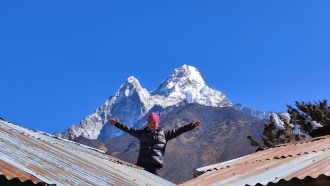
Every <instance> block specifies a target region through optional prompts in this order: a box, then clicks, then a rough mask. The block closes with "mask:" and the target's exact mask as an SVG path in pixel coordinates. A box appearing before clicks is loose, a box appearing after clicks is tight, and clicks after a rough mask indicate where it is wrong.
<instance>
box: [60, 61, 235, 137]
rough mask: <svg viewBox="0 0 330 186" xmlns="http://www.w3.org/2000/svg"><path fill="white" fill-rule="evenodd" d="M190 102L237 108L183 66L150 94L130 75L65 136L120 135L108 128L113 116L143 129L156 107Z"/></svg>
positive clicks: (188, 68) (195, 71) (192, 69)
mask: <svg viewBox="0 0 330 186" xmlns="http://www.w3.org/2000/svg"><path fill="white" fill-rule="evenodd" d="M187 103H188V104H190V103H198V104H200V105H205V106H213V107H228V106H233V105H232V103H231V102H230V101H229V100H228V99H227V97H226V96H225V95H224V94H223V93H222V92H220V91H217V90H214V89H211V88H209V87H208V86H207V85H206V83H205V81H204V79H203V78H202V76H201V73H200V72H199V71H198V70H197V69H196V68H195V67H192V66H188V65H183V66H182V67H180V68H177V69H175V70H174V71H173V73H172V75H171V76H170V77H169V78H167V79H166V80H165V81H164V82H163V83H162V84H161V85H160V86H159V87H158V88H157V89H156V91H154V92H149V91H147V90H146V89H145V88H143V87H142V86H141V84H140V83H139V81H138V80H137V79H136V78H135V77H133V76H130V77H129V78H128V79H127V80H126V81H125V82H124V83H123V84H122V85H121V86H120V88H119V89H118V91H117V92H116V94H115V95H114V96H111V97H110V98H109V99H108V100H107V101H106V102H105V104H103V105H102V106H101V107H99V108H98V109H97V110H96V112H95V113H93V114H91V115H90V116H87V117H86V118H85V119H84V120H82V121H81V122H80V123H79V124H78V125H75V126H72V127H71V128H70V129H68V130H67V131H65V132H64V133H63V135H62V136H63V137H64V138H70V139H74V138H76V137H78V136H84V137H87V138H89V139H97V138H106V137H114V136H118V135H121V134H122V132H121V131H119V130H116V129H115V128H114V127H111V126H110V125H107V122H108V119H109V118H110V117H113V116H115V117H118V118H120V121H121V122H123V123H125V124H126V125H128V126H130V127H132V126H134V127H140V126H141V125H143V122H144V121H142V118H143V117H145V116H146V114H148V112H149V111H150V110H151V109H152V108H153V107H154V106H157V108H159V109H160V110H161V108H162V109H165V108H167V107H169V106H178V105H183V104H187ZM91 131H92V132H91Z"/></svg>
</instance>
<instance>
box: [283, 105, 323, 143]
mask: <svg viewBox="0 0 330 186" xmlns="http://www.w3.org/2000/svg"><path fill="white" fill-rule="evenodd" d="M296 107H297V109H295V108H293V107H291V106H288V113H289V114H290V116H291V121H292V123H297V124H298V125H299V126H300V127H301V129H302V130H303V131H305V132H306V133H307V134H308V135H310V136H311V137H318V136H323V135H328V134H330V107H328V101H327V100H323V101H319V102H317V103H314V104H312V103H311V102H308V103H304V102H301V103H299V102H298V101H296ZM312 121H315V122H317V123H319V124H321V125H322V126H323V127H320V128H317V129H315V128H313V126H312V125H311V122H312Z"/></svg>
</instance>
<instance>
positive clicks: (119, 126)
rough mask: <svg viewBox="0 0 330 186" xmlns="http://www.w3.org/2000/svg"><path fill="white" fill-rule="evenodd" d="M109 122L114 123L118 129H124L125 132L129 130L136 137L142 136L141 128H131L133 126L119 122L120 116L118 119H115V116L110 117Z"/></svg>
mask: <svg viewBox="0 0 330 186" xmlns="http://www.w3.org/2000/svg"><path fill="white" fill-rule="evenodd" d="M109 123H110V124H112V125H114V126H115V127H117V128H118V129H120V130H122V131H124V132H127V133H128V134H130V135H132V136H134V137H136V138H140V136H141V132H140V130H137V129H134V128H131V127H128V126H126V125H124V124H122V123H119V120H118V118H116V119H113V118H110V119H109Z"/></svg>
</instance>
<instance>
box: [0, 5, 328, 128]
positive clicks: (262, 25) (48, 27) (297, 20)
mask: <svg viewBox="0 0 330 186" xmlns="http://www.w3.org/2000/svg"><path fill="white" fill-rule="evenodd" d="M329 9H330V1H328V0H324V1H317V0H316V1H310V0H290V1H285V0H273V1H271V0H267V1H265V0H259V1H253V0H251V1H246V0H242V1H234V0H226V1H225V0H223V1H219V0H215V1H208V0H200V1H195V0H183V1H178V0H175V1H170V0H168V1H154V0H150V1H136V0H132V1H84V0H79V1H78V0H77V1H67V0H63V1H62V0H57V1H44V0H35V1H15V0H1V1H0V117H2V118H4V119H7V120H9V121H12V122H14V123H16V124H18V125H21V126H24V127H28V128H32V129H36V130H41V131H45V132H49V133H54V132H56V131H58V132H63V131H64V130H65V129H67V128H68V127H69V126H70V125H72V124H77V123H78V122H79V121H80V120H81V119H83V118H84V117H86V116H87V115H89V114H91V113H93V112H94V111H95V110H96V108H98V107H99V106H101V105H102V104H103V103H104V102H105V101H106V99H107V98H108V97H110V96H112V95H114V94H115V92H116V91H117V89H118V88H119V86H120V85H121V84H122V83H124V81H126V79H127V78H128V77H129V76H131V75H133V76H135V77H136V78H137V79H138V80H139V81H140V83H141V84H142V86H143V87H145V88H147V89H148V90H149V91H152V90H154V89H156V88H157V86H158V85H159V84H160V83H161V82H162V81H164V80H165V79H166V78H167V77H168V76H169V75H171V73H172V71H173V70H174V69H175V68H177V67H181V66H182V65H183V64H188V65H191V66H195V67H196V68H197V69H198V70H199V71H200V72H201V73H202V76H203V77H204V80H205V81H206V83H207V84H208V85H209V87H211V88H213V89H217V90H219V91H222V92H224V93H225V94H226V95H227V97H228V98H229V99H230V100H231V101H232V102H233V103H241V104H243V105H245V106H248V107H252V108H256V109H260V110H266V111H269V110H272V111H286V104H291V105H292V104H294V101H295V100H298V101H317V100H322V99H324V98H326V99H329V95H330V86H329V82H330V78H329V69H330V11H329Z"/></svg>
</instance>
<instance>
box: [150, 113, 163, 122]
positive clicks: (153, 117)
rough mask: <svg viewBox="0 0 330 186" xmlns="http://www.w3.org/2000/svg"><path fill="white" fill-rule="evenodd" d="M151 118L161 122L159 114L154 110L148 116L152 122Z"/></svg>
mask: <svg viewBox="0 0 330 186" xmlns="http://www.w3.org/2000/svg"><path fill="white" fill-rule="evenodd" d="M151 120H154V121H155V122H157V123H158V124H159V123H160V119H159V116H158V115H157V114H156V113H154V112H151V113H150V114H149V116H148V122H150V121H151Z"/></svg>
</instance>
